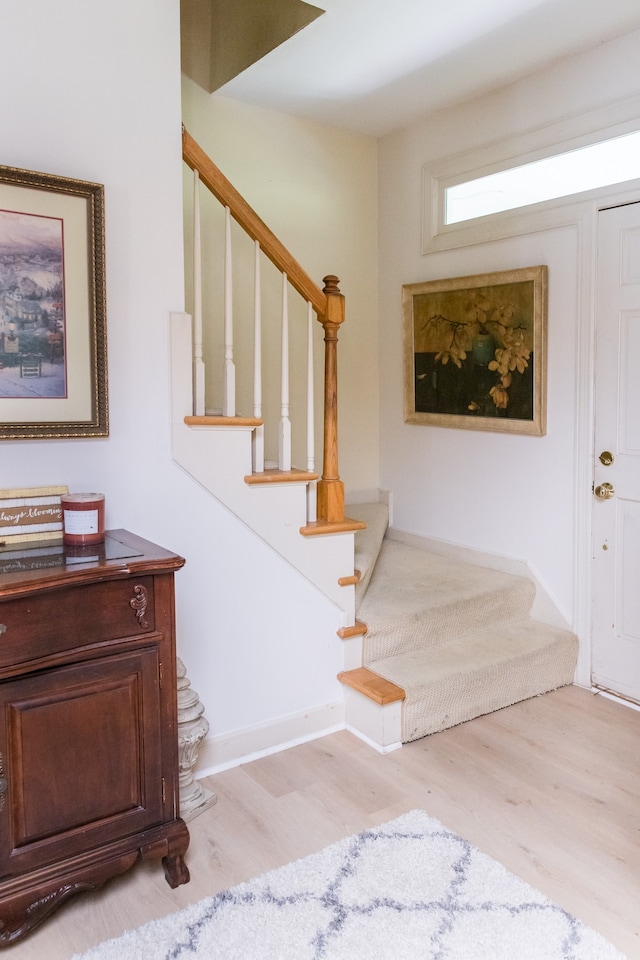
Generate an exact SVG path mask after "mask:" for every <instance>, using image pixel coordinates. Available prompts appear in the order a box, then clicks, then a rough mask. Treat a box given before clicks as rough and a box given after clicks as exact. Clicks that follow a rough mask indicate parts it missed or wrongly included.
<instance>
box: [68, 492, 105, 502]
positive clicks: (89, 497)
mask: <svg viewBox="0 0 640 960" xmlns="http://www.w3.org/2000/svg"><path fill="white" fill-rule="evenodd" d="M60 499H61V500H62V501H64V503H91V502H93V501H95V500H104V493H63V494H62V496H61V497H60Z"/></svg>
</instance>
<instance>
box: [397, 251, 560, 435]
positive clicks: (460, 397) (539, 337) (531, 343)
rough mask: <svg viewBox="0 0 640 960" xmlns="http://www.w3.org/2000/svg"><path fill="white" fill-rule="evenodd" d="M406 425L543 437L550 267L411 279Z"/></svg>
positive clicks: (405, 296)
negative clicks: (439, 278) (434, 278)
mask: <svg viewBox="0 0 640 960" xmlns="http://www.w3.org/2000/svg"><path fill="white" fill-rule="evenodd" d="M402 303H403V314H404V404H405V421H406V422H407V423H421V424H430V425H433V426H440V427H463V428H465V429H468V430H493V431H501V432H504V433H523V434H531V435H533V436H544V434H545V432H546V416H545V411H546V404H545V388H546V341H547V335H546V334H547V268H546V266H537V267H525V268H522V269H517V270H506V271H501V272H499V273H484V274H479V275H477V276H473V277H453V278H448V279H446V280H430V281H426V282H424V283H408V284H405V285H404V286H403V288H402Z"/></svg>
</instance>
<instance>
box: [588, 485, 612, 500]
mask: <svg viewBox="0 0 640 960" xmlns="http://www.w3.org/2000/svg"><path fill="white" fill-rule="evenodd" d="M593 492H594V493H595V495H596V497H597V498H598V500H610V499H611V497H613V496H614V495H615V490H614V489H613V484H612V483H599V484H598V486H597V487H596V488H595V490H594V491H593Z"/></svg>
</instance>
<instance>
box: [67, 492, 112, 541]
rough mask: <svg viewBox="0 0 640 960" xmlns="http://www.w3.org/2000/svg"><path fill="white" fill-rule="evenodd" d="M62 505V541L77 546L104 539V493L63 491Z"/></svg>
mask: <svg viewBox="0 0 640 960" xmlns="http://www.w3.org/2000/svg"><path fill="white" fill-rule="evenodd" d="M60 503H61V505H62V520H63V533H62V542H63V543H66V544H68V545H69V546H73V547H79V546H84V544H90V543H102V541H103V540H104V494H103V493H65V494H63V495H62V496H61V497H60Z"/></svg>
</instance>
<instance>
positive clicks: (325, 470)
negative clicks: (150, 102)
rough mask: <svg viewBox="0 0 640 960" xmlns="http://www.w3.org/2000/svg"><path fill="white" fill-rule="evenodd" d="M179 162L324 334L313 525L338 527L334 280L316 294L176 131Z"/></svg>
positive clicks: (338, 306)
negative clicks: (319, 464)
mask: <svg viewBox="0 0 640 960" xmlns="http://www.w3.org/2000/svg"><path fill="white" fill-rule="evenodd" d="M182 157H183V160H184V162H185V163H186V164H187V166H188V167H189V168H190V169H191V170H194V171H197V173H198V176H199V177H200V180H201V181H202V183H204V185H205V186H206V187H207V188H208V189H209V190H210V191H211V193H212V194H213V195H214V197H215V198H216V199H217V200H218V201H219V202H220V203H221V204H223V206H225V207H228V208H229V211H230V213H231V216H232V217H233V219H234V220H235V221H236V222H237V223H238V224H239V225H240V226H241V227H242V229H243V230H244V231H245V232H246V233H247V234H248V235H249V236H250V237H251V239H252V240H253V241H257V242H258V243H259V244H260V249H261V250H262V251H263V253H264V254H265V256H266V257H268V259H269V260H270V261H271V263H273V264H274V266H275V267H276V268H277V269H278V270H279V271H280V272H281V273H284V274H286V276H287V280H288V281H289V283H290V284H291V286H292V287H293V288H294V290H296V291H297V292H298V293H299V294H300V296H301V297H303V298H304V299H305V300H306V301H307V302H308V303H310V304H311V305H312V307H313V309H314V310H315V312H316V314H317V315H318V320H319V321H320V323H321V324H322V326H323V328H324V334H325V336H324V340H325V368H324V448H323V464H322V478H321V479H320V480H319V481H318V497H317V511H318V519H319V520H323V521H325V522H326V523H342V522H343V521H344V519H345V517H344V484H343V483H342V481H341V480H340V475H339V473H338V354H337V345H338V330H339V328H340V325H341V324H342V323H343V322H344V317H345V308H344V296H343V295H342V294H341V293H340V289H339V287H338V278H337V277H335V276H333V275H329V276H327V277H324V281H323V282H324V284H325V286H324V288H323V289H322V290H321V289H320V287H318V286H317V284H315V283H314V282H313V280H312V279H311V277H309V275H308V274H307V273H306V271H305V270H304V269H303V268H302V267H301V266H300V264H299V263H298V261H297V260H296V259H295V258H294V257H292V256H291V254H290V253H289V251H288V250H287V249H286V247H284V246H283V244H282V243H281V242H280V240H278V238H277V237H276V235H275V234H274V233H273V232H272V231H271V230H270V229H269V227H268V226H267V225H266V223H264V222H263V221H262V220H261V219H260V217H259V216H258V214H257V213H256V212H255V210H253V208H252V207H251V206H249V204H248V203H247V201H246V200H245V199H244V197H243V196H241V195H240V194H239V193H238V191H237V190H236V188H235V187H234V186H233V184H232V183H230V182H229V180H227V178H226V177H225V176H224V174H223V173H222V171H221V170H219V169H218V167H217V166H216V165H215V163H214V162H213V160H211V158H210V157H208V156H207V154H206V153H205V152H204V150H203V149H202V147H200V146H199V144H198V143H196V141H195V140H194V139H193V137H192V136H191V135H190V134H189V133H188V132H187V131H186V129H185V128H184V126H183V128H182Z"/></svg>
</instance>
